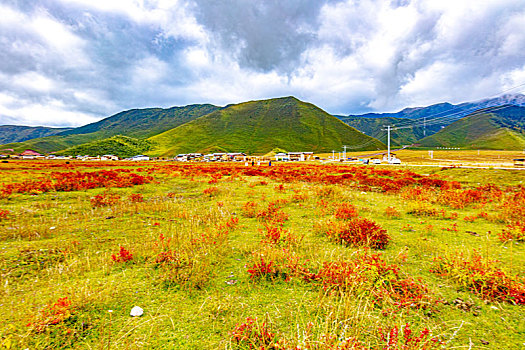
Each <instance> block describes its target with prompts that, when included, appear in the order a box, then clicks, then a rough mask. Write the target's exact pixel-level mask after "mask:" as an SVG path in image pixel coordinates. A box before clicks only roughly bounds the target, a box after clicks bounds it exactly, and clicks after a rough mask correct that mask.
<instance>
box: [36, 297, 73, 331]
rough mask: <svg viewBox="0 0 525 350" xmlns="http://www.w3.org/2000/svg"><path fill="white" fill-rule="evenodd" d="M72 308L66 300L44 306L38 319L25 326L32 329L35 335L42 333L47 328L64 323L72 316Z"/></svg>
mask: <svg viewBox="0 0 525 350" xmlns="http://www.w3.org/2000/svg"><path fill="white" fill-rule="evenodd" d="M73 311H74V309H73V307H72V306H71V301H70V300H69V299H68V298H67V297H64V298H60V299H58V300H57V301H56V302H55V303H53V304H49V305H47V306H45V307H44V308H43V309H42V310H41V312H40V315H39V316H38V318H37V319H36V320H35V321H34V322H30V323H28V324H27V326H28V327H32V330H33V331H34V332H36V333H42V332H44V331H45V330H46V329H47V328H48V327H49V326H52V325H56V324H59V323H62V322H64V321H65V320H67V319H68V318H70V317H71V316H72V314H73Z"/></svg>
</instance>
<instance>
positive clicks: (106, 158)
mask: <svg viewBox="0 0 525 350" xmlns="http://www.w3.org/2000/svg"><path fill="white" fill-rule="evenodd" d="M100 160H119V157H117V156H115V155H113V154H104V155H103V156H102V157H100Z"/></svg>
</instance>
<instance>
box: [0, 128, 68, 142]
mask: <svg viewBox="0 0 525 350" xmlns="http://www.w3.org/2000/svg"><path fill="white" fill-rule="evenodd" d="M68 130H71V128H48V127H45V126H34V127H33V126H22V125H0V145H2V144H6V143H13V142H23V141H27V140H31V139H35V138H38V137H45V136H50V135H56V134H58V133H61V132H64V131H68Z"/></svg>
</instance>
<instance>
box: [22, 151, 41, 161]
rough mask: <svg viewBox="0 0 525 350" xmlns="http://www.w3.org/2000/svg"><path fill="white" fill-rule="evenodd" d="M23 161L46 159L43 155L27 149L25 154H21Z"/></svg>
mask: <svg viewBox="0 0 525 350" xmlns="http://www.w3.org/2000/svg"><path fill="white" fill-rule="evenodd" d="M20 157H21V158H22V159H35V158H44V156H43V155H41V154H40V153H38V152H37V151H33V150H32V149H26V150H25V151H24V152H22V153H20Z"/></svg>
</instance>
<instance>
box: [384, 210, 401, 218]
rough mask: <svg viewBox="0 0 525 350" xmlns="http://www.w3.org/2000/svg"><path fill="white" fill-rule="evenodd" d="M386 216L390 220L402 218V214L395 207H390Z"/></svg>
mask: <svg viewBox="0 0 525 350" xmlns="http://www.w3.org/2000/svg"><path fill="white" fill-rule="evenodd" d="M385 215H386V216H387V217H388V218H390V219H393V218H400V217H401V213H400V212H399V210H397V209H396V208H394V207H388V208H386V209H385Z"/></svg>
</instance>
